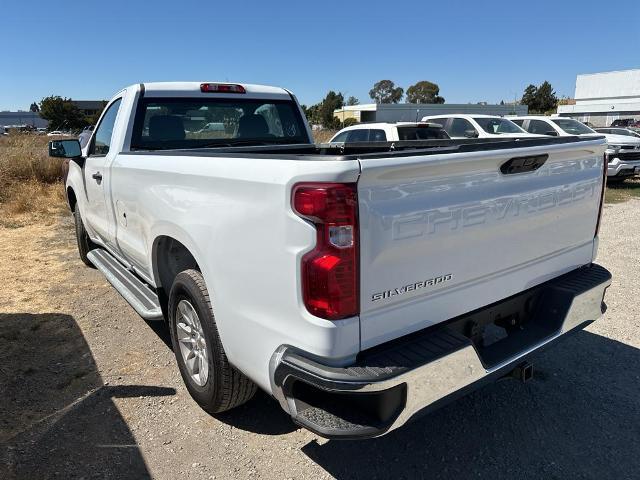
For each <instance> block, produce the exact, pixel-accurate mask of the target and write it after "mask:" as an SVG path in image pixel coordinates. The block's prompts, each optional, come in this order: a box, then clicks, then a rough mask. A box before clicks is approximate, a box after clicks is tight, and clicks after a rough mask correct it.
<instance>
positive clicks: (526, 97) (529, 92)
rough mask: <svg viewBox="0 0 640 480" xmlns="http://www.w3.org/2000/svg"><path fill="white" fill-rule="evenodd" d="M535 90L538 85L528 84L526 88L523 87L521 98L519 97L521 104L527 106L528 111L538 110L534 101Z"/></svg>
mask: <svg viewBox="0 0 640 480" xmlns="http://www.w3.org/2000/svg"><path fill="white" fill-rule="evenodd" d="M537 91H538V87H536V86H535V85H533V84H530V85H529V86H528V87H527V88H525V89H524V93H523V94H522V98H521V99H520V103H521V104H522V105H526V106H528V107H529V111H530V112H534V111H538V105H537V103H536V92H537Z"/></svg>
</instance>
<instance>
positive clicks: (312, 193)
mask: <svg viewBox="0 0 640 480" xmlns="http://www.w3.org/2000/svg"><path fill="white" fill-rule="evenodd" d="M356 192H357V190H356V184H355V183H299V184H298V185H296V186H295V187H294V188H293V193H292V200H291V203H292V207H293V210H294V211H295V212H296V213H297V214H298V215H300V216H301V217H302V218H304V219H306V220H308V221H310V222H311V223H313V225H314V226H315V228H316V232H317V236H316V245H315V247H314V249H313V250H311V251H310V252H307V253H306V254H305V255H304V256H303V257H302V262H301V269H302V298H303V300H304V304H305V306H306V307H307V310H309V312H310V313H312V314H313V315H316V316H318V317H321V318H326V319H328V320H339V319H341V318H347V317H352V316H354V315H358V313H359V300H358V200H357V193H356Z"/></svg>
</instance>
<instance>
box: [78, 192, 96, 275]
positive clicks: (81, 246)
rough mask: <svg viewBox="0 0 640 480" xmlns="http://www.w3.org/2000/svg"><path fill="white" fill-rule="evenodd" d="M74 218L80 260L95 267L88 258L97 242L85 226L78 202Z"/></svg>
mask: <svg viewBox="0 0 640 480" xmlns="http://www.w3.org/2000/svg"><path fill="white" fill-rule="evenodd" d="M73 220H74V222H75V225H76V241H77V242H78V254H79V255H80V260H82V262H83V263H84V264H85V265H88V266H90V267H93V264H92V263H91V262H90V261H89V259H88V258H87V253H89V252H90V251H91V250H93V249H94V248H96V244H95V243H93V242H92V241H91V239H90V238H89V234H88V233H87V230H86V229H85V228H84V223H83V222H82V216H81V215H80V209H79V208H78V205H77V204H76V206H75V208H74V209H73Z"/></svg>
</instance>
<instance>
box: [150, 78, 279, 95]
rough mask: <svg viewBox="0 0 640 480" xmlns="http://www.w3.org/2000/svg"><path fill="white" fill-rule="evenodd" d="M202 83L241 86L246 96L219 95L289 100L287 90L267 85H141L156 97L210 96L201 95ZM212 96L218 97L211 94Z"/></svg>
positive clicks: (164, 83)
mask: <svg viewBox="0 0 640 480" xmlns="http://www.w3.org/2000/svg"><path fill="white" fill-rule="evenodd" d="M203 83H219V84H223V85H242V86H243V87H244V89H245V90H246V94H230V93H223V94H219V95H247V96H251V95H266V96H269V97H272V96H281V97H283V98H290V93H289V91H288V90H286V89H284V88H281V87H271V86H268V85H253V84H250V83H238V82H214V81H202V82H149V83H143V84H142V85H144V90H145V94H146V93H150V94H154V95H158V96H165V95H167V94H171V95H178V96H187V95H198V96H199V95H212V93H202V92H201V91H200V85H202V84H203ZM213 95H218V94H216V93H213Z"/></svg>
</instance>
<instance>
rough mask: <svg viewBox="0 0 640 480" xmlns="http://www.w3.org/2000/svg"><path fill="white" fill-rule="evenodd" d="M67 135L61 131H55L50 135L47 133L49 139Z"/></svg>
mask: <svg viewBox="0 0 640 480" xmlns="http://www.w3.org/2000/svg"><path fill="white" fill-rule="evenodd" d="M64 135H65V134H64V133H63V132H61V131H60V130H53V131H51V132H49V133H47V137H62V136H64Z"/></svg>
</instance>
